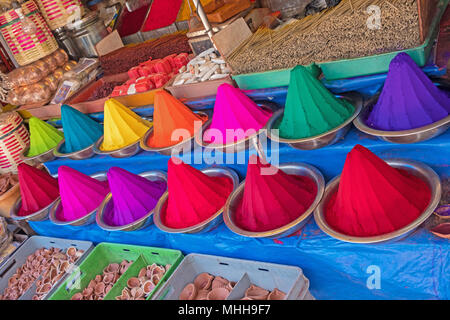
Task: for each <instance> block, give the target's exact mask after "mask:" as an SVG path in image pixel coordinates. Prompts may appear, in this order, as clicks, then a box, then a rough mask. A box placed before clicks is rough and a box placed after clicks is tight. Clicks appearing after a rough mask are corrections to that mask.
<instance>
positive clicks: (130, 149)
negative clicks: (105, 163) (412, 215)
mask: <svg viewBox="0 0 450 320" xmlns="http://www.w3.org/2000/svg"><path fill="white" fill-rule="evenodd" d="M150 130H151V129H149V131H150ZM102 143H103V136H101V137H100V138H99V139H98V140H97V142H95V143H94V146H93V150H94V153H96V154H108V155H110V156H111V157H113V158H128V157H132V156H134V155H135V154H136V153H138V152H139V151H141V148H140V146H139V140H138V141H136V142H134V143H132V144H130V145H128V146H125V147H122V148H119V149H115V150H109V151H103V150H100V146H101V145H102Z"/></svg>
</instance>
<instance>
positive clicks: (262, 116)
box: [203, 83, 272, 144]
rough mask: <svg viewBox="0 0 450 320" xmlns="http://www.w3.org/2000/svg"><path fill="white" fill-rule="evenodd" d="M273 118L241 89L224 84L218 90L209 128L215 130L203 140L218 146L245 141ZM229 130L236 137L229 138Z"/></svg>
mask: <svg viewBox="0 0 450 320" xmlns="http://www.w3.org/2000/svg"><path fill="white" fill-rule="evenodd" d="M271 116H272V112H270V111H267V110H265V109H262V108H261V107H259V106H258V105H257V104H256V103H255V102H254V101H253V100H251V99H250V98H249V97H247V96H246V95H245V94H244V93H242V91H241V90H240V89H237V88H234V87H233V86H231V85H229V84H228V83H224V84H222V85H220V86H219V88H218V89H217V95H216V102H215V104H214V113H213V117H212V122H211V126H210V127H209V129H215V130H211V131H208V130H207V131H206V132H205V134H204V137H203V139H204V140H205V141H206V142H208V143H216V144H227V143H233V142H236V141H239V140H242V139H245V138H246V137H248V136H250V135H252V134H254V133H256V132H257V131H259V130H260V129H261V128H263V127H264V126H265V125H266V123H267V121H268V120H269V118H270V117H271ZM227 129H228V130H229V129H232V130H235V131H234V132H235V133H236V135H235V136H234V137H228V138H227V131H226V130H227ZM239 129H240V130H239ZM249 129H250V130H249ZM217 130H218V131H217ZM236 130H239V131H236ZM247 130H249V131H248V132H247ZM214 132H220V133H221V135H219V136H215V134H214Z"/></svg>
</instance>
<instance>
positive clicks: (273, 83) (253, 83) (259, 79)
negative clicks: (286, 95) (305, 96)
mask: <svg viewBox="0 0 450 320" xmlns="http://www.w3.org/2000/svg"><path fill="white" fill-rule="evenodd" d="M306 68H307V69H308V70H309V71H311V73H312V74H313V75H314V77H316V78H317V77H318V76H319V75H320V73H321V72H320V69H319V67H317V65H316V64H314V63H312V64H310V65H307V66H306ZM291 70H292V68H290V69H280V70H272V71H265V72H256V73H246V74H238V75H235V76H233V79H234V81H236V83H237V85H238V87H239V88H241V89H243V90H254V89H266V88H276V87H285V86H288V85H289V80H290V78H291Z"/></svg>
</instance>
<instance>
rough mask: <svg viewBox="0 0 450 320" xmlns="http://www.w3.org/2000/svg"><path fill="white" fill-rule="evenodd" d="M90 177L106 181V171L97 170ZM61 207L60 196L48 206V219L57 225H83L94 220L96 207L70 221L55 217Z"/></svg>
mask: <svg viewBox="0 0 450 320" xmlns="http://www.w3.org/2000/svg"><path fill="white" fill-rule="evenodd" d="M90 177H92V178H94V179H97V180H99V181H106V179H107V177H106V173H105V172H99V173H94V174H92V175H90ZM60 209H62V206H61V197H58V198H57V199H56V201H55V204H54V205H53V206H52V207H51V208H50V214H49V219H50V221H51V222H53V223H54V224H56V225H59V226H67V225H69V226H84V225H88V224H91V223H94V221H95V214H96V213H97V209H98V208H96V209H95V210H93V211H91V212H89V213H88V214H86V215H85V216H83V217H81V218H78V219H76V220H72V221H62V220H59V219H58V218H57V217H56V213H57V212H58V210H60Z"/></svg>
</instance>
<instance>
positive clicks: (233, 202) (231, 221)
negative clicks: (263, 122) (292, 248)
mask: <svg viewBox="0 0 450 320" xmlns="http://www.w3.org/2000/svg"><path fill="white" fill-rule="evenodd" d="M278 167H279V168H280V169H281V170H283V171H284V172H286V173H287V174H293V175H301V176H306V177H308V178H311V179H313V180H314V182H315V183H316V186H317V195H316V198H315V199H314V202H313V203H312V204H311V206H310V207H309V208H308V209H307V210H306V211H305V212H304V213H303V214H302V215H301V216H299V217H298V218H297V219H295V220H294V221H292V222H291V223H289V224H287V225H285V226H282V227H280V228H277V229H273V230H268V231H262V232H252V231H247V230H244V229H242V228H240V227H238V226H237V225H236V223H235V213H236V210H237V208H238V206H239V205H240V203H241V200H242V197H243V196H244V187H245V181H243V182H241V184H240V185H239V187H238V188H237V189H236V190H235V191H234V192H233V193H232V194H231V195H230V197H229V198H228V200H227V203H226V204H225V210H224V212H223V220H224V221H225V224H226V225H227V227H228V229H230V230H231V231H233V232H234V233H236V234H239V235H241V236H245V237H251V238H272V239H273V238H281V237H285V236H288V235H291V234H293V233H295V232H297V231H298V230H300V229H301V228H303V227H304V226H305V224H306V223H307V222H308V221H309V220H310V218H311V216H312V214H313V212H314V209H315V208H316V207H317V205H318V204H319V203H320V200H321V199H322V196H323V193H324V190H325V180H324V178H323V176H322V173H320V171H319V170H317V169H316V168H315V167H313V166H311V165H309V164H306V163H285V164H281V165H279V166H278Z"/></svg>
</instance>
